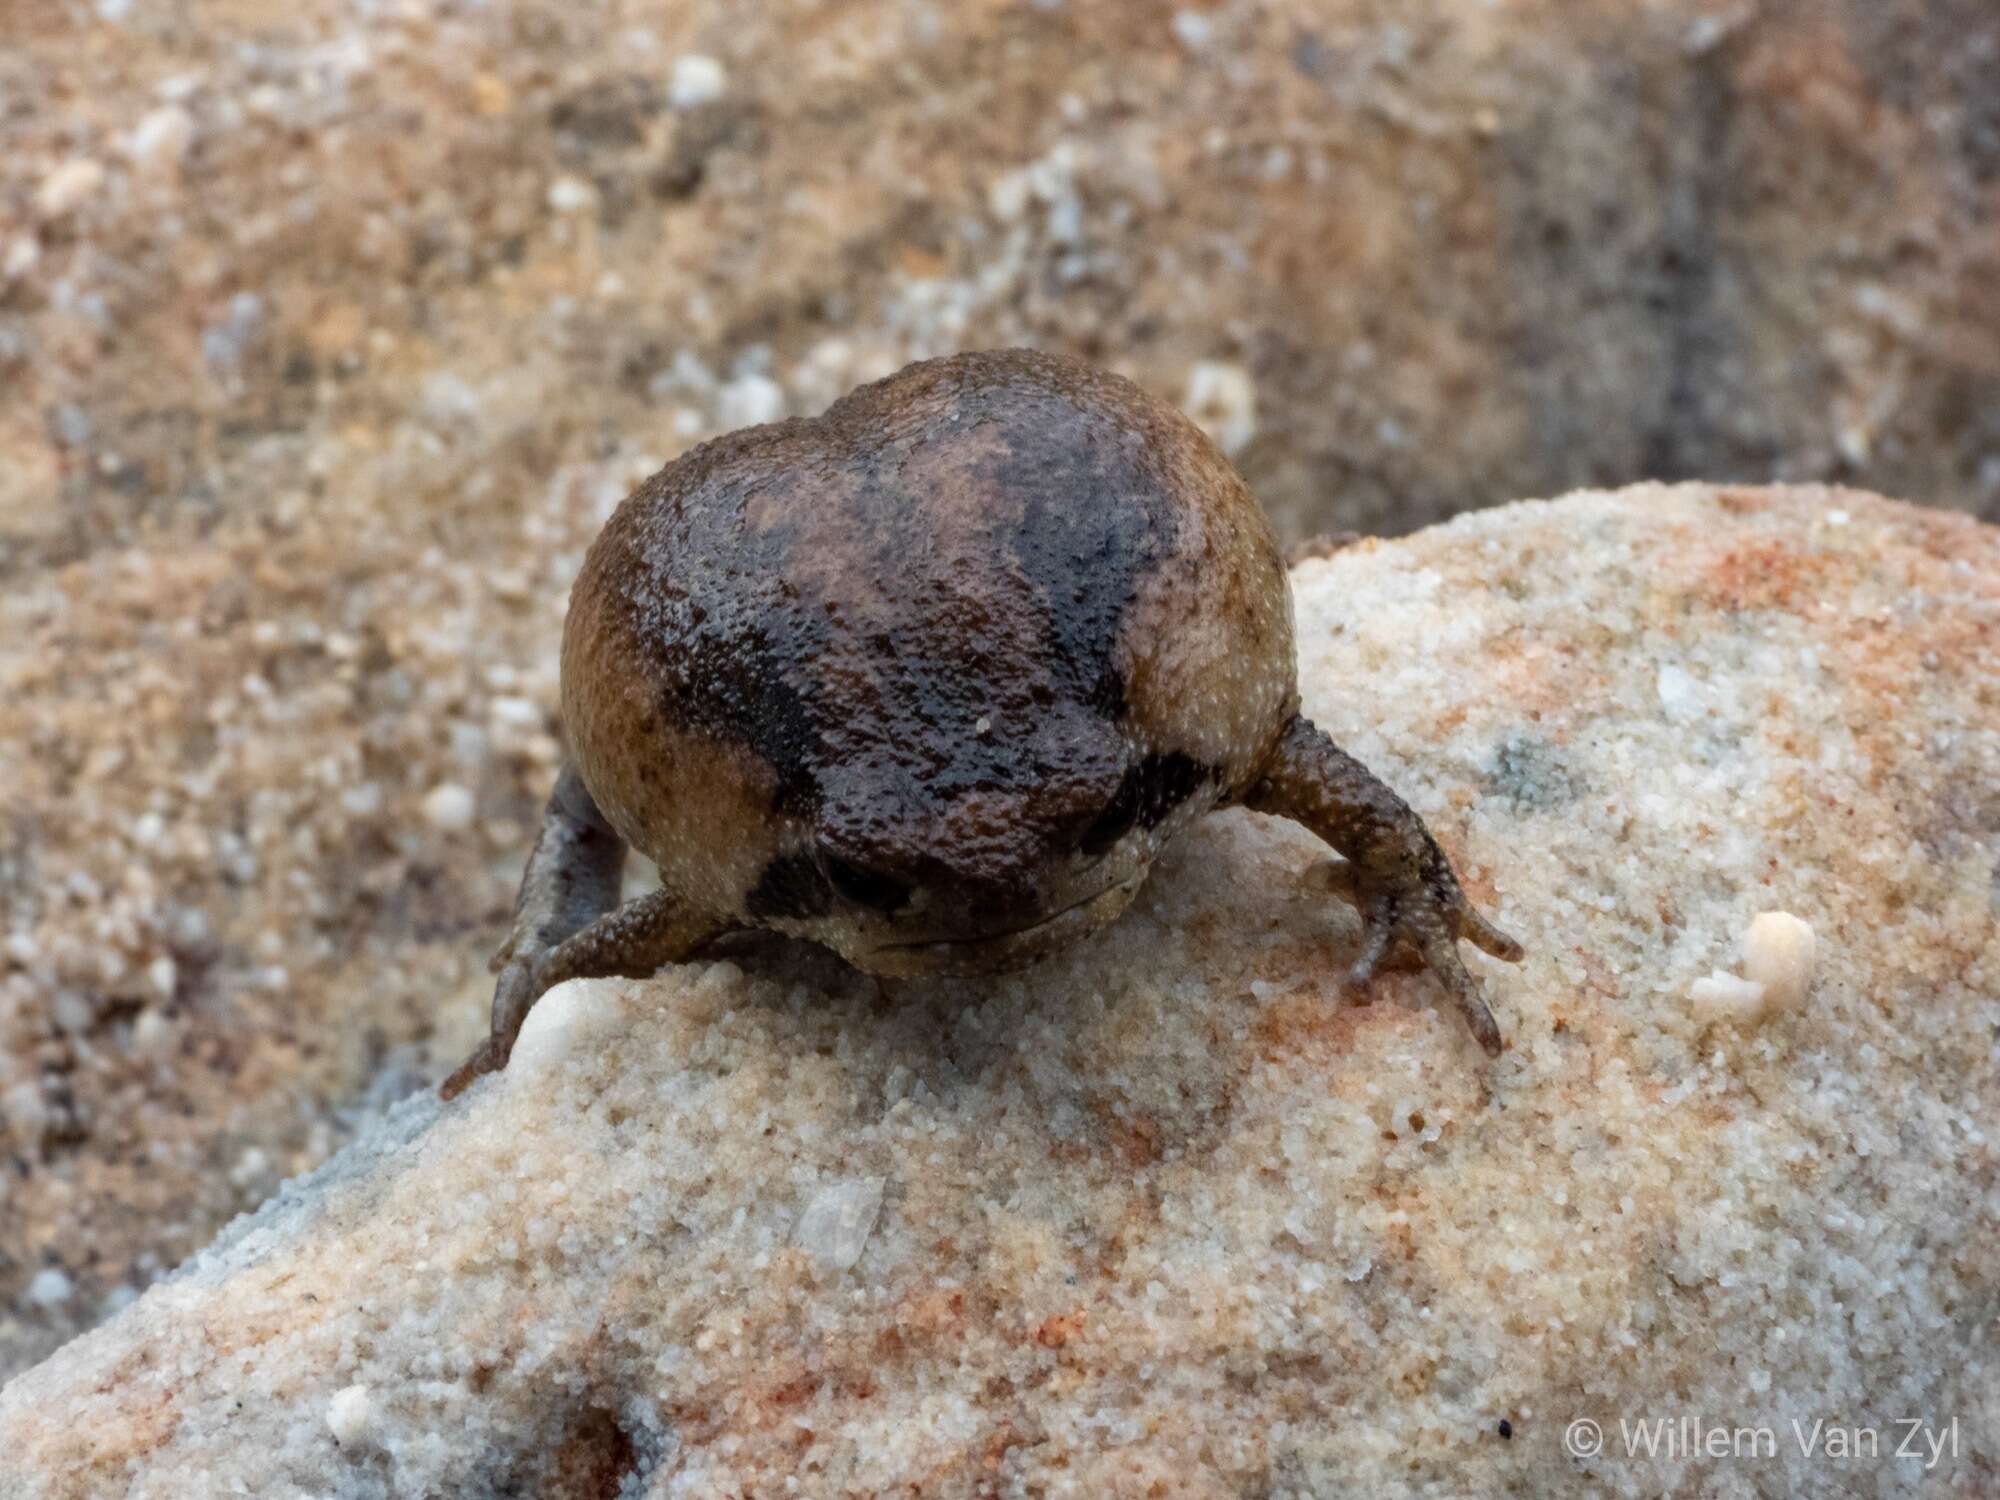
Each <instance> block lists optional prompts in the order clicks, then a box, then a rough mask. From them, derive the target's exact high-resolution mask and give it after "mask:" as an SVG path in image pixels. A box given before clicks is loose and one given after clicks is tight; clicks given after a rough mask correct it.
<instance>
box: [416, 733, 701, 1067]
mask: <svg viewBox="0 0 2000 1500" xmlns="http://www.w3.org/2000/svg"><path fill="white" fill-rule="evenodd" d="M624 869H625V841H624V840H623V839H621V838H620V837H619V836H618V834H617V831H616V830H614V829H613V828H612V827H611V825H610V824H609V823H607V822H606V821H605V820H604V814H603V813H602V812H600V811H599V810H598V807H597V803H596V800H595V799H594V798H592V797H591V795H590V789H589V788H588V787H586V786H585V785H584V784H583V778H582V777H581V776H579V775H578V774H577V772H576V768H575V767H574V766H565V767H564V768H563V772H562V775H561V776H559V777H558V778H557V779H556V788H555V791H554V792H553V793H552V794H551V795H550V797H549V805H548V809H547V811H546V812H544V813H543V815H542V831H541V834H540V836H539V837H537V838H536V840H535V849H534V852H533V853H532V854H530V855H529V856H528V868H527V870H526V871H525V872H524V873H523V874H522V876H521V890H520V894H519V895H518V896H516V897H515V899H514V927H513V931H512V932H511V933H510V934H509V935H508V938H507V941H506V942H505V943H504V944H503V945H502V946H501V948H500V951H499V952H498V953H496V954H494V955H493V967H494V969H495V970H497V971H498V972H499V975H500V978H499V980H498V982H497V983H496V984H495V985H494V987H493V1020H492V1029H491V1030H490V1032H489V1033H488V1034H487V1038H486V1040H485V1041H484V1042H483V1043H481V1044H480V1046H479V1047H478V1048H477V1049H476V1050H475V1051H474V1052H473V1054H472V1056H470V1057H468V1058H467V1059H466V1060H465V1061H464V1062H463V1063H462V1064H460V1065H459V1067H458V1069H457V1071H456V1072H454V1073H453V1074H452V1075H451V1077H449V1078H447V1079H446V1080H445V1081H444V1083H443V1084H442V1085H441V1086H440V1087H439V1089H438V1092H439V1093H440V1094H442V1095H443V1096H444V1097H445V1098H447V1099H450V1098H453V1097H455V1096H456V1095H457V1094H458V1093H459V1092H460V1091H461V1090H463V1089H464V1088H465V1087H466V1085H467V1084H469V1083H471V1082H472V1081H473V1079H475V1078H477V1077H479V1075H480V1074H482V1073H491V1072H494V1071H496V1070H498V1069H500V1068H504V1067H506V1066H507V1057H508V1054H509V1053H511V1052H512V1051H513V1050H514V1038H515V1037H516V1036H518V1035H519V1034H520V1031H521V1023H522V1022H523V1021H525V1020H526V1019H527V1018H528V1012H529V1010H530V1009H532V1008H533V1006H534V1004H535V1002H536V1001H537V1000H539V999H540V998H541V997H542V994H543V992H544V991H546V990H548V989H550V988H551V987H552V986H554V985H557V984H560V983H562V981H563V980H565V979H582V978H591V977H597V976H602V975H608V974H632V975H645V974H650V973H652V972H653V970H655V969H657V968H658V967H659V966H660V965H661V964H664V963H672V962H674V961H676V960H678V959H681V958H685V957H686V956H687V954H688V953H689V952H690V951H692V950H693V949H694V948H695V947H697V946H698V945H699V944H700V943H701V942H703V941H705V940H706V939H707V938H710V937H713V936H715V935H716V933H717V932H718V931H719V930H720V924H717V923H716V922H714V921H711V920H707V919H704V918H699V917H695V916H693V915H692V914H690V913H689V912H687V911H686V910H685V909H684V908H682V907H681V905H680V903H678V902H677V901H676V900H675V899H674V898H673V896H672V895H671V894H669V893H668V892H666V891H654V892H651V893H650V894H648V895H645V896H642V897H640V898H639V899H638V900H636V901H632V902H629V903H627V904H626V905H624V906H620V905H619V904H618V891H619V886H620V884H621V881H622V877H623V875H624Z"/></svg>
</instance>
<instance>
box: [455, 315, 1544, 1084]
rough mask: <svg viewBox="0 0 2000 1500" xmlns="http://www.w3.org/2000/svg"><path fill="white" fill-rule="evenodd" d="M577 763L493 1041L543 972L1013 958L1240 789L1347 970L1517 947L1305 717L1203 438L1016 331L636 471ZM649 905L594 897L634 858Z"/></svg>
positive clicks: (1274, 591) (604, 553)
mask: <svg viewBox="0 0 2000 1500" xmlns="http://www.w3.org/2000/svg"><path fill="white" fill-rule="evenodd" d="M562 699H563V717H564V720H565V723H566V726H567V729H568V733H569V739H570V749H571V755H572V763H571V765H570V766H569V767H568V768H566V769H565V771H564V773H563V775H562V778H561V779H560V781H559V783H558V785H557V789H556V792H555V795H554V796H553V797H552V798H551V800H550V804H549V811H548V814H547V816H546V818H545V821H544V826H543V830H542V834H541V837H540V839H539V841H538V843H537V845H536V849H535V852H534V854H533V855H532V856H531V857H530V860H529V863H528V869H527V872H526V874H525V875H524V877H523V881H522V887H521V895H520V898H519V901H518V903H517V907H516V917H515V926H514V932H513V936H512V937H511V938H510V939H509V942H508V944H507V946H506V947H505V948H503V949H502V950H501V953H500V954H499V955H498V957H497V958H496V960H495V963H496V967H498V968H499V970H500V981H499V984H498V986H497V987H496V991H495V997H494V1016H493V1030H492V1035H491V1037H490V1038H489V1040H488V1042H487V1043H486V1044H485V1045H484V1046H483V1047H482V1048H481V1049H480V1050H479V1051H478V1052H476V1053H475V1054H474V1055H473V1057H471V1058H470V1059H468V1061H467V1062H466V1064H465V1065H464V1066H463V1067H462V1068H461V1069H459V1071H458V1072H457V1073H455V1074H454V1075H453V1076H452V1078H451V1079H449V1080H447V1082H446V1085H445V1091H446V1093H447V1095H448V1096H449V1095H450V1094H453V1093H456V1092H457V1091H458V1090H459V1089H461V1088H463V1087H464V1086H465V1085H466V1083H468V1082H469V1081H470V1080H471V1079H472V1078H474V1077H477V1076H478V1075H479V1074H480V1073H483V1072H486V1071H490V1070H492V1069H494V1068H498V1067H502V1066H504V1065H505V1061H506V1056H507V1052H508V1050H509V1049H510V1048H511V1045H512V1041H513V1036H514V1034H515V1032H516V1031H518V1029H519V1027H520V1023H521V1020H522V1018H523V1017H525V1015H526V1014H527V1010H528V1008H529V1007H530V1006H531V1005H532V1004H533V1002H534V1000H535V998H536V997H537V996H539V995H540V994H541V993H542V992H543V991H544V990H546V989H548V988H549V987H550V986H551V985H553V984H556V983H558V982H560V981H561V980H564V979H569V978H577V977H585V976H590V975H604V974H621V973H629V974H644V973H649V972H651V971H652V970H653V969H654V968H657V967H658V966H659V965H660V964H662V963H667V962H673V961H676V960H679V959H682V958H685V957H687V956H689V955H690V954H691V953H694V952H696V951H698V950H699V949H700V948H702V947H703V946H704V945H705V944H707V943H708V942H710V941H712V940H713V939H715V938H718V937H720V936H723V935H725V934H728V933H731V932H736V931H742V930H745V929H755V928H765V929H770V930H774V931H778V932H783V933H787V934H791V935H793V936H796V937H802V938H806V939H809V940H811V941H814V942H818V943H821V944H824V945H825V946H826V947H828V948H831V949H833V950H834V951H835V952H837V953H839V954H840V955H841V956H842V957H843V958H845V959H846V960H847V961H848V962H849V963H852V964H854V965H855V966H857V967H859V968H861V969H864V970H867V971H869V972H872V973H876V974H880V975H884V976H908V975H921V974H952V973H967V974H976V973H997V972H1004V971H1006V970H1010V969H1015V968H1020V967H1023V966H1025V965H1027V964H1030V963H1033V962H1034V961H1036V960H1037V959H1039V958H1042V957H1044V956H1046V955H1047V954H1048V953H1049V952H1051V951H1053V950H1054V949H1055V948H1056V947H1058V946H1060V945H1062V944H1064V943H1067V942H1070V941H1074V940H1075V939H1077V938H1080V937H1082V936H1084V935H1085V934H1087V933H1089V932H1090V931H1092V930H1094V929H1096V928H1097V927H1100V926H1102V925H1103V924H1104V923H1106V922H1109V921H1111V920H1112V919H1113V918H1115V917H1116V916H1117V915H1118V914H1119V913H1120V912H1122V911H1123V910H1124V909H1125V906H1126V905H1127V904H1128V903H1129V901H1130V900H1131V898H1132V895H1133V894H1134V893H1135V892H1136V891H1137V890H1138V888H1139V885H1140V884H1141V883H1142V882H1143V881H1144V879H1145V877H1146V874H1147V871H1148V870H1149V869H1150V868H1151V865H1152V861H1153V859H1154V856H1155V855H1156V854H1157V853H1158V851H1159V850H1160V849H1161V848H1162V847H1163V846H1164V845H1165V844H1166V842H1167V841H1168V840H1170V839H1171V838H1172V837H1173V836H1174V834H1175V833H1176V832H1177V831H1178V830H1180V829H1181V828H1183V827H1185V826H1186V825H1187V824H1188V823H1189V822H1191V821H1192V820H1193V819H1195V818H1198V817H1200V816H1202V815H1203V814H1204V813H1206V812H1208V811H1209V810H1211V809H1212V808H1215V807H1218V806H1223V805H1227V804H1230V803H1236V802H1241V803H1245V804H1246V805H1248V806H1250V807H1252V808H1254V809H1256V810H1258V811H1261V812H1268V813H1272V814H1275V815H1278V816H1288V817H1293V818H1296V819H1297V820H1298V821H1300V822H1302V823H1304V824H1306V826H1308V827H1310V828H1311V829H1312V830H1313V831H1314V832H1315V833H1318V834H1319V835H1320V836H1321V837H1322V838H1325V839H1326V840H1327V841H1328V842H1329V843H1331V844H1333V846H1334V847H1335V848H1336V849H1338V850H1340V851H1341V853H1342V854H1343V855H1345V856H1347V859H1348V863H1347V865H1346V866H1345V867H1344V880H1345V882H1346V884H1347V886H1348V888H1349V889H1348V894H1349V895H1350V897H1351V898H1352V899H1354V900H1355V901H1356V903H1357V904H1358V905H1359V906H1360V907H1361V909H1362V911H1363V913H1364V915H1366V916H1367V917H1369V918H1370V919H1371V921H1372V922H1373V924H1374V925H1373V928H1372V933H1371V941H1370V944H1369V947H1368V950H1367V953H1366V955H1365V957H1364V960H1363V962H1362V964H1361V965H1360V966H1359V972H1360V974H1361V976H1362V977H1365V976H1366V975H1367V974H1369V973H1372V972H1373V970H1374V968H1375V967H1376V966H1377V965H1378V964H1380V963H1381V962H1383V961H1384V960H1391V959H1393V960H1394V961H1397V962H1409V961H1415V962H1418V963H1422V964H1427V965H1428V966H1429V967H1430V968H1432V969H1433V970H1435V971H1436V972H1437V973H1438V975H1439V977H1440V979H1441V980H1443V982H1444V983H1445V985H1446V987H1447V989H1448V990H1449V991H1450V992H1451V994H1452V996H1453V998H1454V1000H1455V1002H1456V1003H1457V1004H1458V1006H1459V1007H1460V1009H1461V1010H1462V1012H1463V1013H1464V1014H1465V1016H1466V1019H1467V1022H1468V1024H1469V1025H1470V1026H1471V1028H1472V1030H1473V1032H1474V1034H1475V1035H1476V1036H1477V1037H1478V1038H1479V1040H1480V1042H1481V1044H1482V1045H1483V1046H1485V1047H1486V1048H1487V1050H1488V1051H1489V1052H1493V1051H1498V1049H1499V1047H1500V1034H1499V1029H1498V1027H1497V1025H1496V1024H1495V1023H1494V1021H1493V1018H1492V1015H1491V1013H1490V1012H1489V1011H1488V1010H1487V1008H1486V1006H1485V1003H1484V1001H1483V1000H1482V999H1481V998H1480V996H1479V992H1478V989H1477V986H1476V985H1475V984H1474V982H1473V980H1472V979H1471V977H1470V976H1469V975H1468V974H1467V973H1466V971H1465V969H1464V967H1463V965H1462V963H1461V962H1460V960H1459V958H1458V954H1457V948H1456V944H1457V940H1458V939H1459V938H1460V937H1465V938H1468V939H1470V940H1471V941H1473V942H1475V943H1477V944H1478V945H1479V946H1480V947H1482V948H1484V949H1485V950H1486V951H1487V952H1489V953H1493V954H1495V955H1497V956H1500V957H1503V958H1509V959H1512V958H1517V957H1518V956H1519V948H1518V946H1517V945H1515V944H1514V943H1513V942H1512V940H1511V939H1508V938H1507V937H1506V936H1505V935H1504V934H1502V933H1500V932H1499V931H1498V930H1497V929H1495V928H1493V927H1492V926H1491V925H1490V924H1489V923H1487V922H1486V921H1485V920H1484V919H1483V918H1481V917H1480V916H1479V915H1478V914H1477V913H1476V912H1475V911H1473V910H1472V908H1471V906H1470V905H1469V903H1468V902H1467V901H1466V899H1465V897H1464V895H1463V893H1462V891H1461V890H1460V887H1459V884H1458V881H1457V879H1456V877H1455V876H1454V875H1453V873H1452V870H1451V866H1450V863H1449V861H1448V860H1446V858H1445V856H1444V855H1443V853H1442V852H1441V851H1440V850H1439V849H1438V847H1437V845H1436V843H1435V842H1434V841H1433V840H1432V838H1431V836H1430V834H1429V832H1428V831H1427V830H1426V829H1425V828H1424V826H1423V824H1422V822H1421V821H1420V820H1419V819H1418V818H1417V817H1416V815H1415V814H1414V813H1413V812H1412V811H1411V810H1410V809H1409V807H1408V806H1407V805H1406V804H1404V803H1403V802H1402V800H1401V799H1400V798H1398V797H1397V796H1396V795H1395V794H1394V793H1393V792H1392V791H1390V790H1389V788H1388V787H1387V786H1385V785H1383V784H1382V783H1381V782H1380V781H1379V780H1377V779H1376V778H1375V777H1374V776H1373V775H1372V774H1370V773H1369V772H1368V770H1367V769H1366V768H1365V767H1363V766H1362V765H1361V764H1360V763H1359V762H1358V761H1355V760H1354V759H1353V758H1352V757H1349V756H1346V755H1345V754H1343V753H1342V752H1341V751H1340V750H1339V749H1338V748H1337V747H1335V746H1333V745H1332V744H1331V742H1330V741H1328V740H1327V739H1326V737H1325V736H1324V735H1322V734H1320V733H1319V731H1318V730H1317V729H1315V728H1313V726H1312V725H1311V724H1310V723H1309V722H1307V721H1306V720H1305V719H1303V718H1302V717H1300V716H1299V713H1298V691H1297V681H1296V671H1295V665H1294V653H1293V637H1292V608H1291V597H1290V591H1289V584H1288V582H1287V577H1286V572H1285V564H1284V559H1283V557H1282V555H1281V554H1280V552H1279V550H1278V547H1277V544H1276V541H1275V540H1274V538H1273V536H1272V534H1271V531H1270V528H1269V526H1268V524H1267V523H1266V521H1265V519H1264V516H1263V513H1262V511H1261V510H1260V509H1259V507H1258V505H1257V502H1256V500H1255V499H1254V498H1253V497H1252V496H1251V494H1250V493H1249V491H1248V490H1247V489H1246V488H1245V487H1244V485H1243V482H1242V481H1241V479H1239V478H1238V477H1237V475H1236V473H1235V472H1234V470H1232V469H1231V468H1230V466H1229V464H1228V463H1227V461H1226V460H1225V459H1224V458H1223V457H1222V455H1221V454H1220V453H1219V452H1218V451H1217V450H1216V448H1215V447H1214V445H1213V444H1212V443H1210V442H1209V440H1208V439H1207V437H1205V436H1204V435H1203V434H1202V432H1201V431H1200V429H1198V428H1197V427H1196V426H1195V425H1194V424H1193V423H1192V422H1190V421H1189V420H1188V419H1187V418H1186V417H1184V416H1183V415H1181V414H1180V413H1179V412H1177V411H1176V410H1174V409H1173V408H1172V407H1170V406H1168V405H1166V404H1165V403H1163V402H1160V401H1158V400H1156V399H1154V398H1153V397H1151V396H1149V395H1147V394H1146V393H1145V392H1144V391H1142V390H1140V389H1139V388H1138V387H1137V386H1135V385H1133V384H1132V383H1130V382H1129V381H1125V380H1123V379H1120V378H1118V377H1116V376H1113V375H1110V374H1107V373H1104V372H1102V371H1098V370H1095V369H1093V368H1091V367H1089V366H1086V365H1082V364H1079V363H1076V362H1074V361H1070V360H1066V359H1060V358H1056V357H1054V356H1050V355H1045V354H1040V353H1034V352H1031V351H1025V350H1008V351H999V352H991V353H975V354H963V355H957V356H953V357H951V358H948V359H940V360H932V361H927V362H925V363H922V364H917V365H912V366H910V367H909V368H907V369H905V370H903V371H901V372H900V373H898V374H896V375H893V376H891V377H889V378H888V379H887V380H883V381H880V382H877V383H876V384H874V385H870V386H864V387H862V388H861V389H859V390H857V391H855V392H853V393H851V394H850V395H848V396H847V397H845V398H844V399H842V400H841V401H839V402H836V403H835V404H834V405H833V406H832V407H830V408H829V409H828V410H827V412H826V413H825V414H824V415H823V416H821V417H819V418H816V419H811V420H792V421H787V422H780V423H775V424H771V425H769V426H764V427H753V428H747V429H744V430H742V431H739V432H735V433H731V434H729V435H728V436H725V437H723V438H720V439H718V440H716V441H714V442H711V443H707V444H704V445H702V446H701V447H699V448H696V449H694V450H692V451H691V452H689V453H687V454H686V455H684V456H683V457H681V458H680V459H678V460H676V461H675V462H674V463H671V464H669V465H668V466H667V467H666V468H664V469H662V470H661V471H660V472H659V473H658V474H656V475H654V476H653V477H652V478H651V479H650V480H648V481H647V482H646V483H645V484H644V485H642V486H641V487H640V488H639V489H638V490H637V491H636V492H635V493H634V494H633V495H631V496H630V497H629V498H628V499H627V500H626V501H625V502H624V503H623V504H622V505H621V506H620V507H619V509H618V511H617V512H616V513H615V514H614V515H613V516H612V518H611V520H610V521H609V522H608V523H607V525H606V526H605V528H604V531H603V533H602V534H601V535H600V536H599V537H598V539H597V541H596V542H595V543H594V544H593V545H592V547H591V549H590V552H589V555H588V556H587V557H586V558H585V561H584V565H583V568H582V571H581V573H580V574H579V576H578V578H577V581H576V585H575V588H574V589H573V591H572V593H571V597H570V610H569V618H568V623H567V626H566V628H565V631H564V637H563V660H562ZM628 845H629V846H630V847H632V848H636V849H638V850H639V851H640V852H641V853H643V854H645V855H647V856H648V857H650V858H651V859H653V860H654V861H655V862H656V863H657V865H658V866H659V870H660V878H661V887H662V888H661V889H660V890H659V891H657V892H653V893H651V894H649V895H647V896H644V897H641V898H639V899H638V900H636V901H634V902H632V903H629V904H628V905H626V906H623V907H619V906H617V885H618V870H619V866H620V864H621V863H622V860H623V856H624V852H625V849H626V847H627V846H628Z"/></svg>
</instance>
